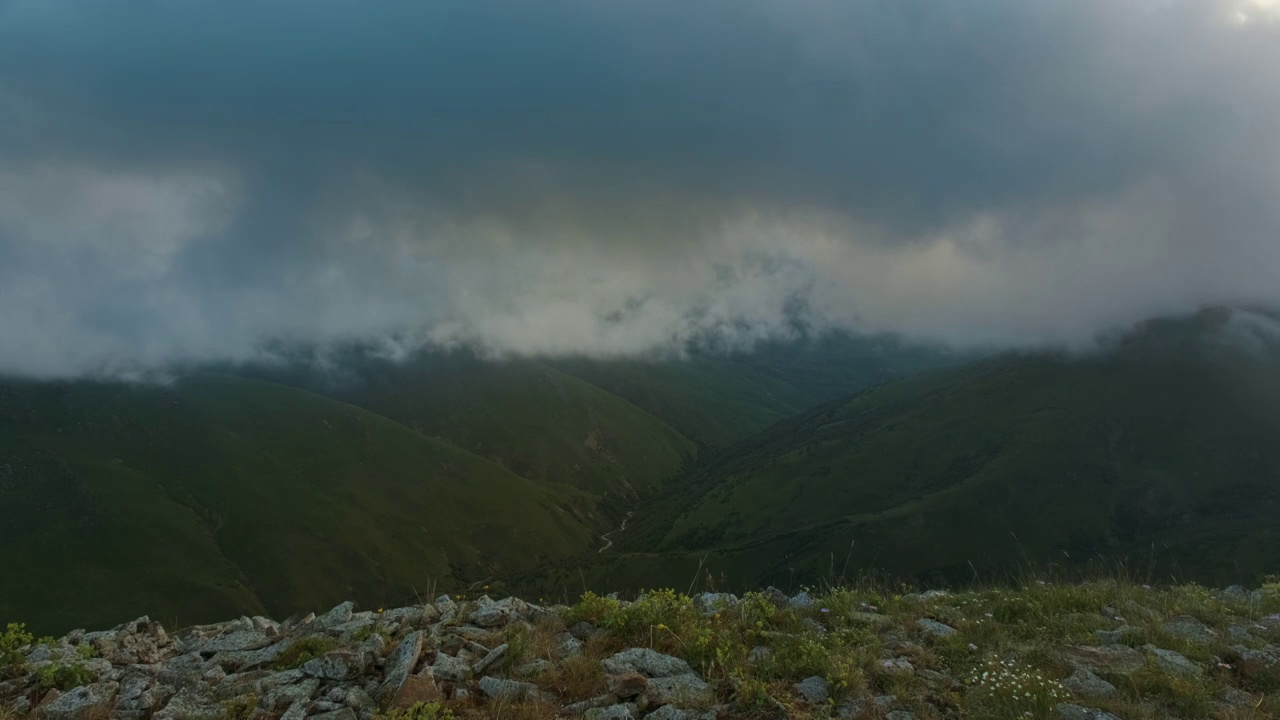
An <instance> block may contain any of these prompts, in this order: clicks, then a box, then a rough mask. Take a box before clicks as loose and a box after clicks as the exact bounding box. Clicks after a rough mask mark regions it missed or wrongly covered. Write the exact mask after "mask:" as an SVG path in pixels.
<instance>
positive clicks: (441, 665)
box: [431, 653, 471, 682]
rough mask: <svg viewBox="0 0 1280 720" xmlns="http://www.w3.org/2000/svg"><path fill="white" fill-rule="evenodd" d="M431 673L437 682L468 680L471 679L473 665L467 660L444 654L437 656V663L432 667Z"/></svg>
mask: <svg viewBox="0 0 1280 720" xmlns="http://www.w3.org/2000/svg"><path fill="white" fill-rule="evenodd" d="M431 671H432V673H433V674H434V675H435V679H436V680H451V681H454V682H457V681H460V680H467V679H470V677H471V665H470V663H468V662H467V661H466V660H462V659H460V658H456V657H453V656H450V655H445V654H444V653H439V654H437V655H436V661H435V663H433V664H432V665H431Z"/></svg>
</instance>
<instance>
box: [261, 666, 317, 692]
mask: <svg viewBox="0 0 1280 720" xmlns="http://www.w3.org/2000/svg"><path fill="white" fill-rule="evenodd" d="M306 677H307V674H306V673H304V672H302V671H301V670H285V671H284V672H278V673H271V674H270V675H264V676H262V679H260V680H258V686H257V691H258V693H259V694H263V693H268V692H271V691H272V690H273V689H275V688H278V687H280V686H281V685H292V684H293V683H296V682H301V681H302V680H304V679H305V678H306Z"/></svg>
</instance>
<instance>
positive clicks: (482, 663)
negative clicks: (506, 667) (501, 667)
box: [471, 643, 508, 675]
mask: <svg viewBox="0 0 1280 720" xmlns="http://www.w3.org/2000/svg"><path fill="white" fill-rule="evenodd" d="M507 647H508V646H507V643H502V644H501V645H499V646H498V647H496V648H494V649H492V650H490V651H489V652H488V653H486V654H485V656H484V657H482V658H480V659H479V660H478V661H476V664H475V665H473V666H472V667H471V671H472V672H473V673H475V674H476V675H479V674H481V673H483V672H484V671H486V670H488V669H489V668H490V667H493V666H495V665H496V664H499V661H501V660H502V658H503V657H504V656H506V654H507Z"/></svg>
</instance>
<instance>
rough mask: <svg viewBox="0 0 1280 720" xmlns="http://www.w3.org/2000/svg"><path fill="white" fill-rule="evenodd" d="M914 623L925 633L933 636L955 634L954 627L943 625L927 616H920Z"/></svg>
mask: <svg viewBox="0 0 1280 720" xmlns="http://www.w3.org/2000/svg"><path fill="white" fill-rule="evenodd" d="M916 625H917V626H918V627H919V628H920V629H921V630H923V631H924V632H925V633H926V634H928V635H932V636H934V637H950V636H951V635H955V634H956V629H955V628H953V627H951V626H950V625H944V624H942V623H940V622H938V621H937V620H931V619H929V618H920V619H919V620H917V621H916Z"/></svg>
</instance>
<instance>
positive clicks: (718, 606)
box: [693, 592, 739, 615]
mask: <svg viewBox="0 0 1280 720" xmlns="http://www.w3.org/2000/svg"><path fill="white" fill-rule="evenodd" d="M738 602H739V601H738V596H737V595H733V594H730V593H713V592H704V593H702V594H701V595H698V596H696V597H694V598H693V606H694V607H695V608H697V609H698V611H699V612H701V613H702V614H704V615H711V614H713V613H717V612H720V611H721V610H726V609H728V608H731V607H733V606H735V605H737V604H738Z"/></svg>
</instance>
